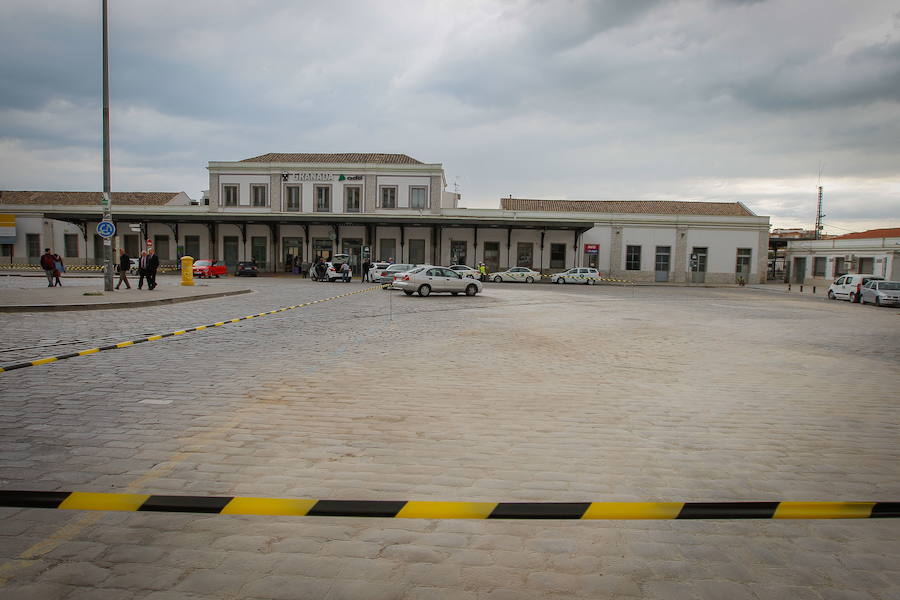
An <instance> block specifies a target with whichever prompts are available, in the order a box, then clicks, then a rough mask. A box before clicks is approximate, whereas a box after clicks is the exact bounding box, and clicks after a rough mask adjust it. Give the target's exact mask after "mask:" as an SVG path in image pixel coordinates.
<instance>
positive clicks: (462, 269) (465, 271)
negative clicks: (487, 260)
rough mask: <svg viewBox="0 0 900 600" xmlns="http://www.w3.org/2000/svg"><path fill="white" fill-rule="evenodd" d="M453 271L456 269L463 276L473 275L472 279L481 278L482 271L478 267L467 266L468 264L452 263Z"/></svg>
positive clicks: (451, 268)
mask: <svg viewBox="0 0 900 600" xmlns="http://www.w3.org/2000/svg"><path fill="white" fill-rule="evenodd" d="M449 268H450V270H451V271H456V272H457V273H459V274H460V275H462V276H463V277H471V278H472V279H481V273H480V272H479V271H478V269H473V268H472V267H467V266H466V265H450V267H449Z"/></svg>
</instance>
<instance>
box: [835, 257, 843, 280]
mask: <svg viewBox="0 0 900 600" xmlns="http://www.w3.org/2000/svg"><path fill="white" fill-rule="evenodd" d="M843 274H844V257H843V256H835V257H834V271H833V272H832V277H840V276H841V275H843Z"/></svg>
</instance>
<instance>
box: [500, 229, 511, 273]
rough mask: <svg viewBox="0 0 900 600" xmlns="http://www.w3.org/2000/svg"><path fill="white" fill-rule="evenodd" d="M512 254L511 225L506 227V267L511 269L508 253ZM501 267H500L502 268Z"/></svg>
mask: <svg viewBox="0 0 900 600" xmlns="http://www.w3.org/2000/svg"><path fill="white" fill-rule="evenodd" d="M511 254H512V227H507V228H506V268H507V269H511V268H512V267H513V264H512V261H511V260H510V258H509V257H510V255H511ZM502 268H503V267H501V269H502Z"/></svg>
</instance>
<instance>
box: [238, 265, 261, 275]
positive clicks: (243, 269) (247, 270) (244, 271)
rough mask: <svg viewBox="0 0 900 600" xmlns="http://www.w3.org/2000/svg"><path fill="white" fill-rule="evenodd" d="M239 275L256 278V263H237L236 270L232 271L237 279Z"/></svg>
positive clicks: (257, 271)
mask: <svg viewBox="0 0 900 600" xmlns="http://www.w3.org/2000/svg"><path fill="white" fill-rule="evenodd" d="M240 275H247V276H248V277H258V276H259V267H257V266H256V263H252V262H239V263H238V264H237V268H236V269H235V270H234V276H235V277H238V276H240Z"/></svg>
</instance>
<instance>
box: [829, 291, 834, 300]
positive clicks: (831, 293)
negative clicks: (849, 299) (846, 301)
mask: <svg viewBox="0 0 900 600" xmlns="http://www.w3.org/2000/svg"><path fill="white" fill-rule="evenodd" d="M828 299H829V300H834V299H835V296H834V292H832V291H831V290H828Z"/></svg>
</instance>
